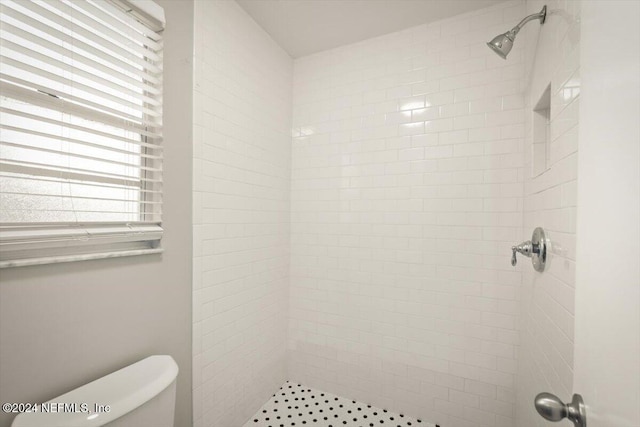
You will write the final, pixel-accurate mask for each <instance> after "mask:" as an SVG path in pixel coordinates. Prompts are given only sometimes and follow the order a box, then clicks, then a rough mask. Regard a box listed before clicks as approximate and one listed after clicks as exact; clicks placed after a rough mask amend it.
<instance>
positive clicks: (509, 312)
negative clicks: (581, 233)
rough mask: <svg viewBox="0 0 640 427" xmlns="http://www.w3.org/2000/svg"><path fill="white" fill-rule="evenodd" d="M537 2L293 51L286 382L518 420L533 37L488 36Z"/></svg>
mask: <svg viewBox="0 0 640 427" xmlns="http://www.w3.org/2000/svg"><path fill="white" fill-rule="evenodd" d="M524 14H525V6H524V3H523V2H505V3H501V4H499V5H496V6H493V7H490V8H486V9H482V10H480V11H477V12H474V13H469V14H465V15H459V16H457V17H455V18H452V19H448V20H444V21H439V22H436V23H432V24H429V25H423V26H419V27H414V28H410V29H407V30H405V31H401V32H397V33H393V34H389V35H386V36H382V37H378V38H375V39H371V40H367V41H364V42H361V43H357V44H353V45H349V46H345V47H341V48H337V49H334V50H331V51H327V52H323V53H319V54H316V55H312V56H309V57H304V58H300V59H297V60H296V61H295V62H294V97H293V165H292V189H291V194H292V196H291V203H292V214H291V221H292V228H291V278H290V280H291V291H290V311H289V319H290V320H289V331H288V340H287V341H288V350H289V352H288V357H289V364H288V366H289V378H288V379H289V380H291V381H295V382H299V383H303V384H306V385H309V386H311V387H317V388H319V389H322V390H326V391H328V392H331V393H335V394H338V395H341V396H345V397H347V398H350V399H355V400H359V401H363V402H366V403H370V404H373V405H376V406H380V407H385V408H388V409H389V410H391V411H395V412H400V413H405V414H407V415H411V416H415V417H420V418H422V419H423V420H425V421H426V422H432V423H437V424H439V425H442V426H446V427H485V426H486V427H489V426H491V427H494V426H501V427H502V426H504V427H512V426H513V425H514V423H515V422H514V416H515V414H514V393H515V376H516V370H517V366H516V365H517V363H516V357H517V353H518V351H517V349H518V345H519V340H518V337H519V332H518V329H519V323H520V319H519V313H520V301H519V299H520V287H521V283H522V271H523V270H527V269H531V266H530V265H527V264H526V262H527V261H528V260H525V261H523V262H522V263H521V265H519V266H518V267H517V268H513V267H512V266H511V265H510V256H511V249H510V248H511V246H512V245H513V244H515V243H519V242H520V241H522V240H526V239H527V238H528V237H527V233H528V235H530V232H529V231H527V233H524V234H523V233H522V221H523V214H522V209H523V195H524V193H523V191H524V190H523V189H524V179H525V176H526V175H527V171H526V169H525V167H524V166H525V165H524V158H525V156H524V155H523V150H524V137H525V102H524V87H525V80H524V75H525V60H524V51H525V49H524V48H525V44H526V43H524V41H522V42H521V43H517V44H516V45H515V47H514V49H513V51H512V52H511V54H510V55H509V59H508V60H507V61H504V60H502V59H501V58H499V57H498V56H497V55H495V54H494V53H493V52H492V51H491V50H489V49H488V48H487V46H486V45H485V42H486V41H488V40H490V39H491V38H493V37H494V36H495V35H496V34H499V33H502V32H504V31H506V30H508V29H509V28H511V27H512V26H513V25H515V24H516V23H517V22H518V21H519V20H520V19H521V18H522V17H523V16H524ZM558 19H560V18H558ZM558 155H560V154H558ZM559 161H562V160H559ZM563 194H567V195H569V194H570V188H569V187H567V188H566V189H565V191H564V192H563ZM561 216H562V217H564V216H565V215H561ZM528 223H530V221H529V222H528ZM543 225H548V226H550V224H543ZM556 230H557V228H553V231H556ZM522 264H524V265H522ZM551 270H552V273H553V271H555V269H554V267H553V266H552V267H551Z"/></svg>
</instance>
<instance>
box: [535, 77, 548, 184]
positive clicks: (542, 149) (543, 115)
mask: <svg viewBox="0 0 640 427" xmlns="http://www.w3.org/2000/svg"><path fill="white" fill-rule="evenodd" d="M550 117H551V85H549V86H547V88H546V89H545V91H544V92H543V93H542V96H541V97H540V99H539V100H538V103H537V104H536V106H535V107H534V109H533V144H532V145H531V150H532V153H531V176H532V177H536V176H538V175H541V174H543V173H544V172H545V171H547V170H548V169H549V166H550V159H549V158H550V151H551V150H550V147H549V144H550V139H551V138H550V126H549V122H550Z"/></svg>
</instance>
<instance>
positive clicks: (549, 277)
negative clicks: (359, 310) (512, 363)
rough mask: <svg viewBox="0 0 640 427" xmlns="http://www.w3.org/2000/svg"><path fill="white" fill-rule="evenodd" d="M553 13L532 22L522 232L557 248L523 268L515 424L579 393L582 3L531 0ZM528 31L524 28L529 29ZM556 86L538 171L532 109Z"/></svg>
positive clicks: (531, 5) (531, 422)
mask: <svg viewBox="0 0 640 427" xmlns="http://www.w3.org/2000/svg"><path fill="white" fill-rule="evenodd" d="M544 4H546V5H547V8H548V10H549V12H551V13H548V15H547V20H546V23H545V24H544V27H542V28H535V26H532V27H531V28H529V27H527V28H526V31H527V33H526V36H525V37H523V40H522V42H525V40H526V44H527V47H526V58H527V61H528V62H529V63H528V65H527V74H528V79H527V81H528V83H529V87H528V89H527V91H526V92H525V93H526V105H527V120H526V127H525V128H526V133H525V134H526V138H525V166H526V174H525V187H524V188H525V199H524V230H523V233H524V236H523V238H524V237H527V236H528V235H530V233H531V231H532V230H533V229H534V228H535V227H537V226H541V227H544V228H545V230H546V231H547V236H548V238H549V239H550V240H551V243H552V246H551V248H552V250H551V254H550V256H549V258H548V263H547V269H546V271H545V272H544V274H539V273H535V272H534V271H533V270H532V269H530V268H525V269H524V270H523V271H524V272H525V273H524V276H523V287H522V309H521V310H522V311H521V313H522V316H521V317H522V319H521V320H522V325H521V337H520V339H521V351H520V360H519V366H518V378H517V384H518V390H517V391H518V393H517V396H518V399H517V402H518V404H517V408H516V414H517V417H516V419H517V423H516V425H517V426H530V427H535V426H537V427H543V426H547V425H548V422H547V421H545V420H544V419H543V418H542V417H540V416H539V415H538V414H537V413H536V412H535V409H534V407H533V404H532V402H533V399H534V397H535V395H536V394H537V393H540V392H543V391H547V392H551V393H554V394H556V395H558V396H561V397H562V398H563V399H566V400H570V398H571V395H572V392H573V390H572V389H573V348H574V330H573V326H574V291H575V286H576V283H575V259H576V258H575V255H576V252H575V243H576V242H575V241H576V234H575V233H576V178H577V156H578V113H579V108H580V104H579V99H580V98H579V94H580V71H579V69H580V57H579V52H580V2H579V1H567V0H562V1H561V0H552V1H539V0H536V1H529V2H527V12H528V13H534V12H537V11H539V10H540V9H541V8H542V6H543V5H544ZM524 35H525V34H523V36H524ZM549 84H550V85H551V91H550V93H551V103H550V104H551V112H550V146H549V148H550V153H549V161H550V167H549V169H548V170H547V171H546V172H544V173H543V174H541V175H538V176H536V177H535V178H532V174H531V170H532V156H531V153H532V141H533V135H532V133H533V123H532V116H533V114H532V112H531V110H532V109H533V108H534V107H535V105H536V103H537V102H538V99H539V98H540V96H541V95H542V93H543V92H544V91H545V89H546V88H547V87H548V86H549Z"/></svg>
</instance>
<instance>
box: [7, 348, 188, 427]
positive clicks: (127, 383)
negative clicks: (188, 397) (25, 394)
mask: <svg viewBox="0 0 640 427" xmlns="http://www.w3.org/2000/svg"><path fill="white" fill-rule="evenodd" d="M177 375H178V365H177V364H176V362H175V360H173V358H172V357H171V356H160V355H157V356H150V357H147V358H146V359H143V360H141V361H139V362H136V363H134V364H133V365H129V366H127V367H125V368H122V369H120V370H119V371H116V372H113V373H111V374H109V375H106V376H104V377H102V378H99V379H97V380H95V381H93V382H90V383H88V384H85V385H83V386H82V387H79V388H77V389H75V390H71V391H70V392H69V393H65V394H63V395H61V396H58V397H56V398H53V399H51V400H49V401H47V402H45V404H47V403H49V404H51V403H56V404H57V403H60V404H62V403H70V404H74V403H75V404H77V405H80V404H82V403H86V404H87V405H88V410H89V411H91V413H89V412H82V408H81V407H77V408H76V409H78V411H79V412H48V413H47V412H42V411H41V410H40V411H38V412H29V413H23V414H20V415H18V416H17V417H16V418H15V419H14V420H13V423H12V424H11V426H12V427H85V426H92V427H97V426H102V425H105V424H107V423H109V422H111V421H113V420H115V419H117V418H120V417H121V416H123V415H125V414H126V413H128V412H131V411H132V410H134V409H136V408H137V407H139V406H141V405H143V404H144V403H146V402H148V401H149V400H151V399H152V398H154V397H155V396H157V395H158V394H159V393H161V392H162V391H163V390H165V389H166V388H167V387H168V386H169V385H170V384H171V383H172V382H173V381H174V380H175V379H176V376H177ZM95 404H98V405H109V412H100V413H97V412H93V411H94V405H95ZM60 406H62V405H60ZM69 408H72V406H70V407H69Z"/></svg>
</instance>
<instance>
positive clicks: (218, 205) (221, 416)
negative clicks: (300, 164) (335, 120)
mask: <svg viewBox="0 0 640 427" xmlns="http://www.w3.org/2000/svg"><path fill="white" fill-rule="evenodd" d="M194 42H195V64H194V70H195V76H194V77H195V78H194V85H195V93H194V109H193V111H194V126H193V131H194V159H193V164H194V172H193V189H194V194H193V200H194V201H193V203H194V206H193V216H194V217H193V222H194V232H193V245H194V247H193V253H194V261H193V283H194V284H193V287H194V291H193V316H194V317H193V321H194V324H193V347H194V348H193V354H194V360H193V387H194V390H193V400H194V425H195V426H196V427H205V426H206V427H211V426H221V427H231V426H241V425H243V424H244V422H245V421H246V420H247V419H248V418H249V417H250V416H251V415H252V414H253V413H254V412H255V411H256V410H258V408H260V407H261V406H262V405H263V404H264V403H265V402H266V401H267V400H269V398H270V397H271V395H272V394H273V393H274V392H275V390H277V389H278V387H280V385H281V384H282V383H283V382H284V381H285V380H286V354H285V353H286V322H287V318H286V311H287V303H288V302H287V300H288V286H289V282H288V276H289V224H290V218H289V217H290V177H291V81H292V73H293V68H292V60H291V59H290V58H289V56H288V55H287V54H286V53H285V52H284V51H283V50H282V49H281V48H280V47H278V46H277V45H276V44H275V43H274V42H273V41H272V40H271V39H270V38H269V36H268V35H267V34H266V33H265V32H264V31H263V30H262V29H261V28H260V27H259V26H258V25H257V24H256V23H255V22H254V21H253V20H252V19H251V18H249V17H248V16H247V15H246V13H245V12H244V11H243V10H242V9H241V8H240V7H239V6H238V5H237V4H236V3H235V2H231V1H212V0H207V1H196V2H195V35H194ZM184 89H185V90H188V89H189V88H184Z"/></svg>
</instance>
